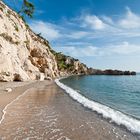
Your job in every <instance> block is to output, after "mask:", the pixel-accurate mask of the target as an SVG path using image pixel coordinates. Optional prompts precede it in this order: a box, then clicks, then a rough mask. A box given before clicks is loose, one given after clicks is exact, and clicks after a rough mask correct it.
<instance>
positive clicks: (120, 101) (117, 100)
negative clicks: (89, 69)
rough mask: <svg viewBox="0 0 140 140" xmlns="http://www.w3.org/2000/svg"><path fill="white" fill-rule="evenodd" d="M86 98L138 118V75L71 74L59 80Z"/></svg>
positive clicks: (139, 76)
mask: <svg viewBox="0 0 140 140" xmlns="http://www.w3.org/2000/svg"><path fill="white" fill-rule="evenodd" d="M60 81H61V82H62V83H64V84H65V85H67V86H69V87H71V88H72V89H74V90H76V91H77V92H78V93H80V94H81V95H83V96H84V97H86V98H87V99H90V100H93V101H96V102H98V103H100V104H102V105H105V106H108V107H110V108H112V109H114V110H118V111H120V112H122V113H124V114H126V115H128V116H133V117H135V118H136V119H138V120H139V119H140V75H139V74H138V75H136V76H94V75H93V76H72V77H69V78H66V79H62V80H60Z"/></svg>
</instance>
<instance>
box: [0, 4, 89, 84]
mask: <svg viewBox="0 0 140 140" xmlns="http://www.w3.org/2000/svg"><path fill="white" fill-rule="evenodd" d="M58 54H59V53H56V52H55V51H53V50H52V49H51V47H50V46H49V42H48V41H47V40H45V39H44V38H42V37H40V36H38V35H36V34H35V33H34V32H32V30H31V29H30V28H29V27H28V25H27V24H26V23H25V22H24V21H23V20H22V18H21V17H20V16H19V15H18V14H17V13H16V12H14V11H13V10H11V9H10V8H9V7H8V6H6V5H5V4H4V3H3V2H2V1H0V81H25V80H38V79H41V80H43V79H45V78H48V77H51V78H55V77H59V76H61V75H68V74H81V73H84V74H85V73H86V71H87V67H86V66H85V65H83V64H81V63H80V62H79V61H78V60H75V59H73V58H70V57H67V56H65V55H62V54H61V56H62V57H61V58H62V59H60V58H59V57H58ZM59 56H60V55H59ZM63 58H65V59H63ZM65 66H66V67H65Z"/></svg>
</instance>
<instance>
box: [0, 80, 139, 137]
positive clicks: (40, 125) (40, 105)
mask: <svg viewBox="0 0 140 140" xmlns="http://www.w3.org/2000/svg"><path fill="white" fill-rule="evenodd" d="M27 89H28V90H27ZM17 97H18V98H17ZM14 99H16V100H14ZM8 103H10V104H9V105H7V104H8ZM6 105H7V107H6V109H5V110H4V111H5V112H4V113H5V114H4V115H3V114H1V116H3V118H4V119H3V120H2V122H1V124H0V140H13V139H15V140H22V139H24V140H28V139H29V140H36V139H38V140H137V139H139V137H138V136H136V135H133V134H132V133H130V132H128V131H126V129H125V128H123V127H119V126H117V125H115V124H112V123H111V122H109V121H108V120H106V119H103V118H102V117H101V116H100V115H98V114H96V113H95V112H92V111H91V110H89V109H87V108H84V107H83V106H82V105H80V104H79V103H77V102H75V101H74V100H73V99H71V98H70V97H69V96H68V95H67V94H66V93H65V92H64V91H63V90H62V89H60V88H59V87H58V86H57V85H56V84H55V83H54V82H48V81H43V82H34V83H28V84H26V85H24V86H21V87H16V88H15V89H14V90H13V91H12V92H11V93H3V94H0V108H1V110H2V109H4V107H5V106H6Z"/></svg>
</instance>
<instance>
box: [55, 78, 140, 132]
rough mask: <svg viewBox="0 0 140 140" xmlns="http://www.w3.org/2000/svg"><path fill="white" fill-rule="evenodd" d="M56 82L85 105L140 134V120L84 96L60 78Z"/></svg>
mask: <svg viewBox="0 0 140 140" xmlns="http://www.w3.org/2000/svg"><path fill="white" fill-rule="evenodd" d="M55 82H56V84H57V85H58V86H59V87H61V88H62V89H64V90H65V91H66V92H67V93H68V94H69V95H70V96H71V97H72V98H73V99H74V100H76V101H78V102H79V103H81V104H82V105H84V106H85V107H87V108H89V109H92V110H93V111H96V112H98V113H99V114H102V116H103V117H104V118H109V119H111V121H112V122H115V123H116V124H118V125H123V126H125V127H126V128H127V129H128V130H129V131H131V132H132V133H138V134H140V121H139V120H137V119H135V118H132V117H130V116H127V115H125V114H123V113H122V112H119V111H117V110H114V109H112V108H110V107H107V106H105V105H102V104H100V103H98V102H95V101H92V100H89V99H87V98H86V97H84V96H82V95H81V94H80V93H78V92H77V91H75V90H74V89H72V88H70V87H68V86H66V85H65V84H63V83H61V82H60V79H56V80H55Z"/></svg>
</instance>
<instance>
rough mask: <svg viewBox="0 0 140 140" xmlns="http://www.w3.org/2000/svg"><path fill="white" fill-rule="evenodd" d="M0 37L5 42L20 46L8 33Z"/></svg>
mask: <svg viewBox="0 0 140 140" xmlns="http://www.w3.org/2000/svg"><path fill="white" fill-rule="evenodd" d="M0 36H1V37H3V38H4V39H5V40H7V41H9V42H10V43H12V44H16V45H18V44H19V42H18V41H14V40H13V38H12V37H11V36H9V35H8V34H7V33H1V34H0Z"/></svg>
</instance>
